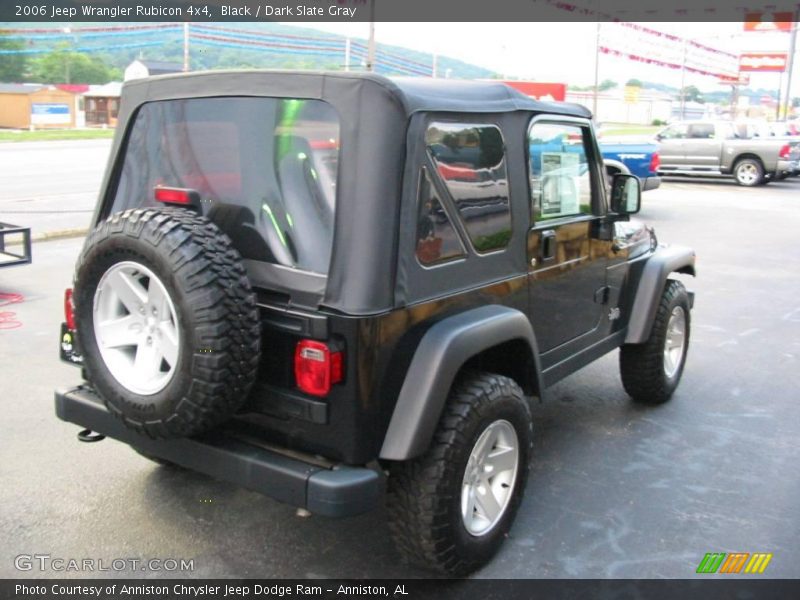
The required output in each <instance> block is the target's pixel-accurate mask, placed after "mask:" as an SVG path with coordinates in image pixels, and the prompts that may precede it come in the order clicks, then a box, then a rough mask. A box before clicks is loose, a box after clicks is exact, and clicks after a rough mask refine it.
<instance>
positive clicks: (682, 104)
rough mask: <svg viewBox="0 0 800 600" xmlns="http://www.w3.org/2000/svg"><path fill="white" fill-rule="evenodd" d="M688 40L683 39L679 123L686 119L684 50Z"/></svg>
mask: <svg viewBox="0 0 800 600" xmlns="http://www.w3.org/2000/svg"><path fill="white" fill-rule="evenodd" d="M688 43H689V40H688V38H683V61H682V62H681V121H683V120H684V119H685V118H686V50H687V45H688Z"/></svg>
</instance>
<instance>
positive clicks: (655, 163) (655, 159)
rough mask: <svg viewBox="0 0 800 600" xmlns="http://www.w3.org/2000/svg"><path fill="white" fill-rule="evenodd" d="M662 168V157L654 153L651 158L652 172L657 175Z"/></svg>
mask: <svg viewBox="0 0 800 600" xmlns="http://www.w3.org/2000/svg"><path fill="white" fill-rule="evenodd" d="M660 166H661V157H660V156H659V155H658V152H653V155H652V156H651V157H650V172H651V173H655V172H656V171H658V167H660Z"/></svg>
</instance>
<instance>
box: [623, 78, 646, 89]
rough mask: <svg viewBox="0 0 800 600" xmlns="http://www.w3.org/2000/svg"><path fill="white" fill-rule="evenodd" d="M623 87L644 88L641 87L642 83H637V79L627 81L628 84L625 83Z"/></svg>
mask: <svg viewBox="0 0 800 600" xmlns="http://www.w3.org/2000/svg"><path fill="white" fill-rule="evenodd" d="M625 85H627V86H628V87H638V88H640V87H644V86H643V85H642V82H641V81H639V80H638V79H628V83H626V84H625Z"/></svg>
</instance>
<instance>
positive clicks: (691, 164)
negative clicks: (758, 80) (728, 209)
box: [656, 121, 800, 186]
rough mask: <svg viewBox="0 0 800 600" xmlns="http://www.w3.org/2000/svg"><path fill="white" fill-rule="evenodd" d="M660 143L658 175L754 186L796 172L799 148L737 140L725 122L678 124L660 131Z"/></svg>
mask: <svg viewBox="0 0 800 600" xmlns="http://www.w3.org/2000/svg"><path fill="white" fill-rule="evenodd" d="M656 139H657V140H658V142H659V154H660V156H661V165H660V166H659V169H658V172H659V173H660V174H661V175H703V176H726V177H729V176H733V177H734V179H735V180H736V183H738V184H739V185H743V186H755V185H760V184H763V183H767V182H768V181H770V180H772V179H776V178H779V177H781V176H783V175H784V174H787V173H792V172H794V171H795V170H796V169H797V168H798V163H799V162H800V144H798V145H795V144H793V143H791V142H784V141H781V140H774V139H764V138H750V139H743V138H740V137H738V136H737V134H736V131H735V128H734V125H733V123H731V122H728V121H679V122H676V123H673V124H672V125H669V126H668V127H666V128H665V129H662V130H661V131H660V132H659V133H658V134H657V135H656Z"/></svg>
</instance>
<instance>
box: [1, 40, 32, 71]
mask: <svg viewBox="0 0 800 600" xmlns="http://www.w3.org/2000/svg"><path fill="white" fill-rule="evenodd" d="M24 49H25V44H24V43H23V42H22V41H20V40H13V39H9V38H8V36H7V35H4V34H0V50H24ZM27 66H28V56H27V55H25V54H3V55H2V56H0V81H8V82H20V81H23V80H24V79H25V72H26V70H27Z"/></svg>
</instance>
